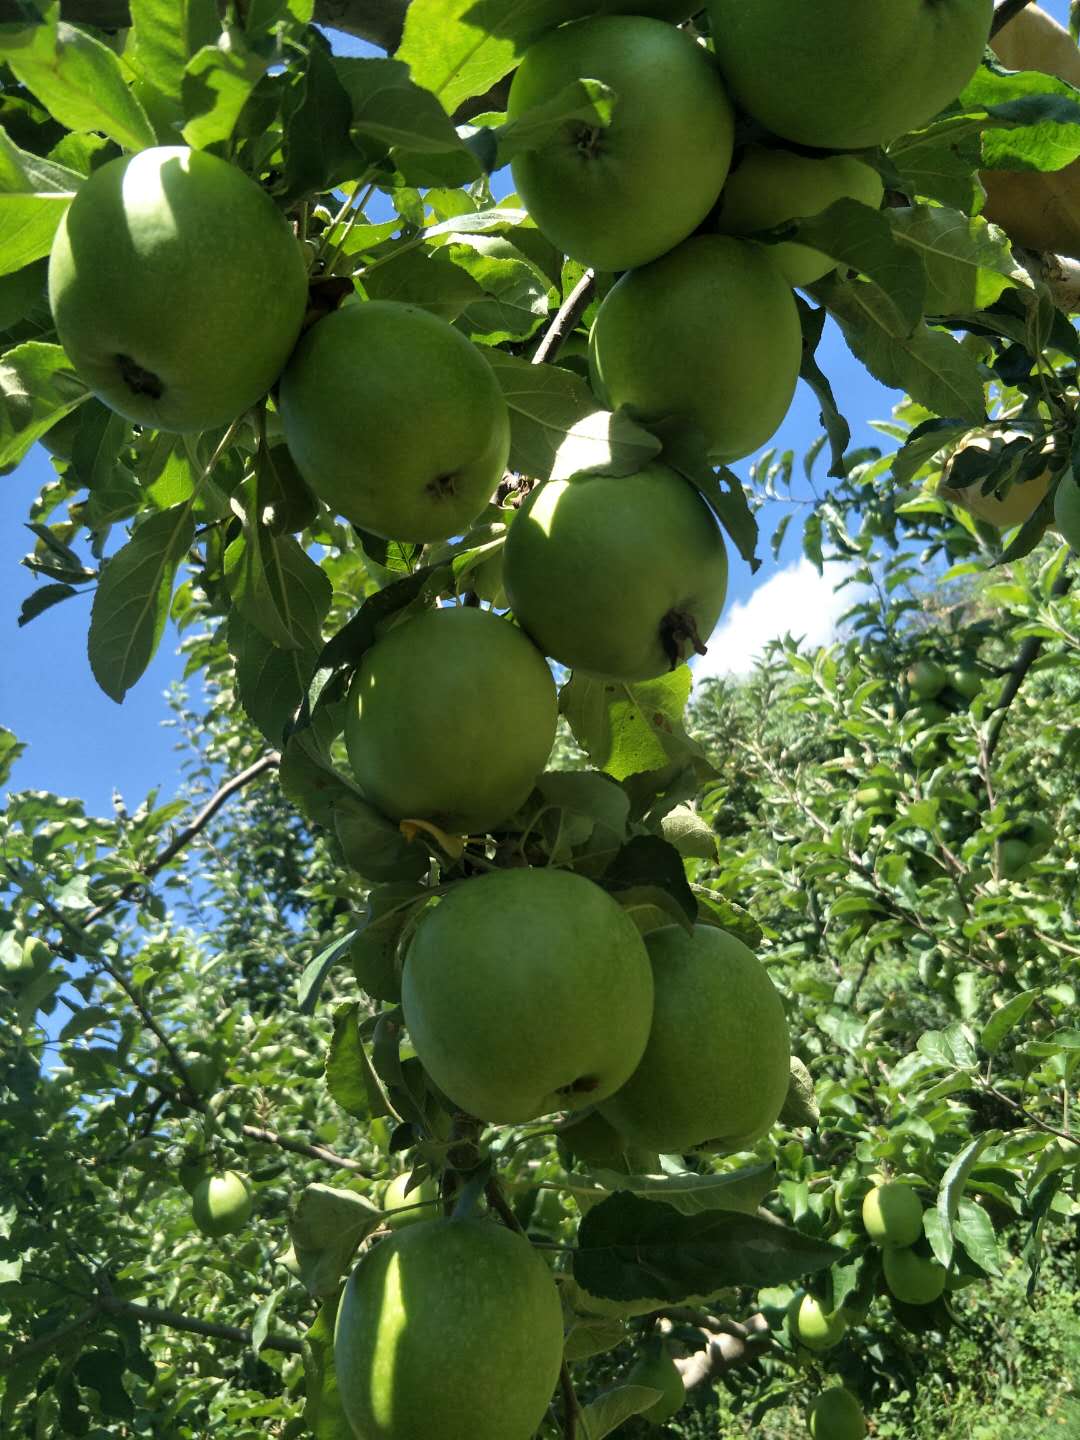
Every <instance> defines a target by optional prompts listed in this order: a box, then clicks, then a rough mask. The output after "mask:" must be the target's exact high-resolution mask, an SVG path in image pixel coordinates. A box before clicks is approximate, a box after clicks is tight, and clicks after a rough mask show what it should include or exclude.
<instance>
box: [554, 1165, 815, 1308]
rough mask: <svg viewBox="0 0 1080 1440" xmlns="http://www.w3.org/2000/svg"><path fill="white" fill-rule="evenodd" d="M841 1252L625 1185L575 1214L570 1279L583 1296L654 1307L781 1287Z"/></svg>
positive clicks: (764, 1222)
mask: <svg viewBox="0 0 1080 1440" xmlns="http://www.w3.org/2000/svg"><path fill="white" fill-rule="evenodd" d="M842 1254H843V1252H842V1251H840V1250H837V1249H836V1248H835V1247H834V1246H832V1245H826V1244H824V1243H822V1242H821V1241H820V1240H815V1239H813V1238H812V1237H810V1236H808V1235H803V1234H800V1232H799V1231H797V1230H789V1229H787V1228H786V1227H785V1226H783V1225H781V1224H779V1222H777V1221H774V1220H771V1219H765V1218H764V1217H762V1216H758V1215H743V1214H739V1213H737V1212H735V1211H732V1210H709V1211H705V1212H703V1213H701V1214H697V1215H680V1214H679V1212H678V1211H677V1210H675V1209H673V1208H672V1206H670V1205H666V1204H660V1203H657V1202H656V1201H653V1200H645V1199H642V1198H641V1197H640V1196H637V1195H631V1194H629V1193H627V1192H626V1191H620V1192H619V1193H618V1194H615V1195H611V1196H609V1197H608V1199H606V1200H603V1201H601V1202H600V1204H599V1205H595V1206H593V1207H592V1208H591V1209H590V1210H589V1212H588V1213H587V1214H586V1215H585V1217H584V1218H583V1219H582V1222H581V1226H580V1229H579V1230H578V1243H577V1249H576V1250H575V1251H574V1257H573V1274H574V1279H575V1280H576V1281H577V1283H578V1284H579V1285H580V1286H581V1287H582V1289H583V1290H585V1291H587V1292H588V1294H589V1295H592V1296H596V1297H598V1298H600V1299H609V1300H616V1301H641V1300H654V1301H655V1302H656V1306H657V1307H659V1306H662V1305H671V1304H676V1305H677V1304H681V1303H683V1302H685V1301H691V1300H695V1299H706V1298H708V1297H710V1296H712V1295H715V1294H716V1293H717V1291H719V1290H724V1289H727V1288H728V1287H730V1286H738V1285H747V1286H751V1287H753V1288H754V1289H758V1288H760V1287H761V1286H763V1285H784V1284H790V1283H791V1282H792V1281H794V1280H797V1279H799V1278H800V1277H801V1276H803V1275H809V1274H812V1273H813V1272H814V1271H816V1270H823V1269H825V1268H827V1267H828V1266H829V1265H832V1264H834V1263H835V1262H836V1261H837V1260H839V1259H841V1258H842Z"/></svg>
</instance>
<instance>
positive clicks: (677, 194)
mask: <svg viewBox="0 0 1080 1440" xmlns="http://www.w3.org/2000/svg"><path fill="white" fill-rule="evenodd" d="M579 79H592V80H600V81H602V82H603V83H604V84H605V85H609V86H610V87H611V88H612V90H614V91H615V95H616V97H617V98H616V101H615V106H614V110H613V113H612V118H611V123H610V125H608V126H607V127H606V128H602V127H599V126H595V125H591V124H589V123H588V122H587V121H582V120H572V121H567V122H566V123H565V124H564V125H562V126H561V127H560V129H559V131H558V132H557V134H556V135H555V137H554V138H553V139H552V140H550V141H549V142H548V143H547V144H546V145H544V146H542V147H541V148H539V149H536V150H528V151H525V152H524V153H522V154H520V155H517V156H515V158H514V159H513V160H512V161H511V162H510V169H511V172H512V174H513V177H514V185H515V186H516V188H517V190H518V193H519V194H520V196H521V198H522V200H523V201H524V202H525V205H526V206H527V208H528V211H529V214H530V215H531V216H532V218H533V220H534V221H535V222H536V225H537V227H538V228H539V230H540V231H541V232H542V233H543V235H544V236H545V237H546V238H547V239H548V240H550V241H551V242H552V244H553V245H557V246H558V247H559V249H560V250H563V251H565V253H566V254H567V255H570V256H572V257H573V258H574V259H575V260H580V261H581V263H582V264H583V265H590V266H592V267H593V268H594V269H597V270H628V269H630V267H631V266H634V265H644V264H645V263H646V262H647V261H649V260H655V259H656V257H657V256H658V255H663V254H664V253H665V251H667V250H670V249H671V248H672V246H673V245H677V244H678V243H679V241H680V240H685V239H686V237H687V236H688V235H689V234H690V233H691V232H692V231H693V230H695V229H696V228H697V227H698V225H700V224H701V222H702V220H704V219H705V216H706V215H707V214H708V213H709V211H710V210H711V209H712V207H713V205H714V204H715V203H716V197H717V196H718V195H719V194H720V188H721V186H722V185H723V183H724V179H725V177H726V176H727V172H728V165H729V164H730V162H731V148H732V142H733V137H734V129H735V126H734V114H733V111H732V108H731V102H730V101H729V100H728V97H727V92H726V90H725V89H724V86H723V82H722V81H721V79H720V74H719V71H718V70H717V68H716V64H715V62H714V60H713V57H712V56H711V54H710V53H709V52H708V51H707V50H705V49H703V48H702V47H701V46H700V45H698V44H696V43H695V42H694V41H693V40H691V39H690V37H689V36H688V35H685V34H683V32H682V31H680V30H676V29H675V28H674V27H673V26H671V25H668V24H665V23H664V22H662V21H660V20H653V19H650V18H648V17H646V16H641V15H600V16H593V17H591V18H589V19H586V20H578V21H576V22H575V23H573V24H570V25H561V26H559V27H558V29H555V30H550V31H548V33H547V34H546V35H544V36H542V38H541V39H539V40H538V41H536V43H535V44H534V45H531V46H530V47H529V49H528V50H526V52H525V55H524V58H523V59H522V61H521V64H520V65H519V66H518V69H517V71H516V73H515V75H514V78H513V81H512V83H511V85H510V98H509V103H508V107H507V115H508V116H509V118H510V119H511V120H516V119H518V118H519V117H520V116H522V115H524V114H525V113H526V112H527V111H529V110H531V109H533V108H534V107H535V106H540V105H545V104H548V103H549V102H551V101H552V100H554V99H555V98H556V97H557V96H558V94H559V92H560V91H562V90H565V89H566V87H567V86H568V85H572V84H573V83H574V81H575V80H579Z"/></svg>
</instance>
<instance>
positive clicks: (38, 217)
mask: <svg viewBox="0 0 1080 1440" xmlns="http://www.w3.org/2000/svg"><path fill="white" fill-rule="evenodd" d="M81 183H82V176H81V175H80V174H79V173H78V171H77V170H69V169H68V168H67V167H66V166H64V165H57V164H55V163H54V162H53V161H52V160H43V159H42V158H41V157H40V156H39V155H34V154H32V153H31V152H30V151H28V150H20V149H19V147H18V146H17V145H16V144H15V143H14V142H13V141H12V140H11V139H10V138H9V137H8V134H7V131H6V130H4V128H3V127H2V126H0V275H11V274H14V273H15V272H16V271H17V270H22V269H24V268H25V266H27V265H30V264H31V263H32V262H33V261H35V260H40V259H41V257H42V256H43V255H48V253H49V251H50V249H51V248H52V242H53V236H54V235H55V234H56V227H57V226H58V225H59V224H60V221H61V219H62V218H63V215H64V211H65V210H66V209H67V207H68V205H69V204H70V203H71V199H72V196H73V195H74V194H75V191H76V190H77V189H78V188H79V185H80V184H81Z"/></svg>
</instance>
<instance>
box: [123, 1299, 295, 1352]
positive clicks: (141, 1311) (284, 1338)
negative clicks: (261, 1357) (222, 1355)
mask: <svg viewBox="0 0 1080 1440" xmlns="http://www.w3.org/2000/svg"><path fill="white" fill-rule="evenodd" d="M102 1309H104V1310H107V1311H108V1312H109V1313H110V1314H115V1315H130V1316H131V1317H132V1319H134V1320H142V1321H144V1322H145V1323H146V1324H148V1325H167V1326H169V1328H170V1329H171V1330H186V1331H188V1332H189V1333H190V1334H192V1335H207V1336H211V1337H213V1338H214V1339H217V1340H236V1341H238V1342H239V1343H240V1344H241V1345H250V1344H251V1331H250V1330H249V1329H248V1328H247V1327H246V1326H244V1327H241V1326H239V1325H220V1324H218V1322H217V1321H215V1320H197V1319H196V1318H195V1317H194V1316H193V1315H182V1314H180V1312H179V1311H177V1310H161V1309H159V1308H158V1306H156V1305H136V1304H135V1303H134V1302H133V1301H131V1300H105V1301H104V1302H103V1304H102ZM262 1343H263V1346H264V1347H265V1348H266V1349H267V1350H284V1351H285V1352H286V1353H287V1354H290V1355H302V1354H303V1353H304V1346H303V1343H302V1342H301V1341H300V1340H296V1339H294V1338H293V1337H292V1336H291V1335H267V1337H266V1339H265V1340H264V1341H263V1342H262Z"/></svg>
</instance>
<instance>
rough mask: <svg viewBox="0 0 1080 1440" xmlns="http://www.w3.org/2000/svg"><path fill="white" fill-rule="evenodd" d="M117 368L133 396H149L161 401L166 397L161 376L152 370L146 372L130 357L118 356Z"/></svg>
mask: <svg viewBox="0 0 1080 1440" xmlns="http://www.w3.org/2000/svg"><path fill="white" fill-rule="evenodd" d="M116 368H117V369H118V370H119V371H120V377H121V379H122V380H123V382H124V384H125V385H126V386H127V387H128V389H129V390H130V391H131V393H132V394H133V395H149V396H151V398H152V399H154V400H160V399H161V397H162V395H164V393H165V385H164V382H163V381H162V379H161V376H160V375H155V374H154V372H153V371H152V370H144V369H143V367H142V366H141V365H140V364H139V363H138V361H137V360H133V359H132V358H131V356H130V355H117V357H116Z"/></svg>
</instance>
